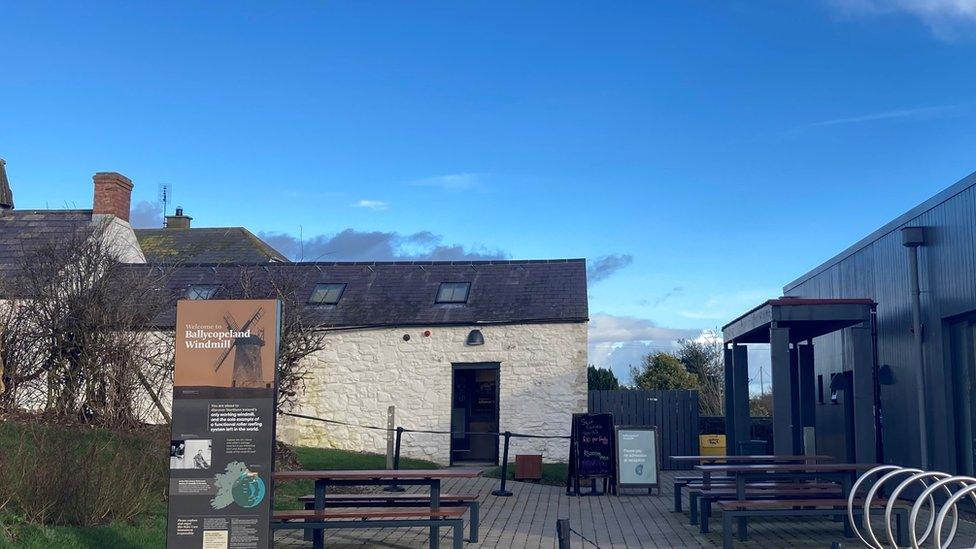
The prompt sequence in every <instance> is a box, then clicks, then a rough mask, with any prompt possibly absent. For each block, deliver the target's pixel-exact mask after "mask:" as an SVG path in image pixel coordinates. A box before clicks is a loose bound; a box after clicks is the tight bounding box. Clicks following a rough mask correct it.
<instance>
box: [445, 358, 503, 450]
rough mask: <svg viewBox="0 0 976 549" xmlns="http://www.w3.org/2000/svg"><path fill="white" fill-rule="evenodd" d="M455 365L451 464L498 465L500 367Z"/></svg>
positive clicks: (470, 364)
mask: <svg viewBox="0 0 976 549" xmlns="http://www.w3.org/2000/svg"><path fill="white" fill-rule="evenodd" d="M453 366H454V376H453V377H454V379H453V391H452V392H453V396H452V402H451V431H452V435H451V464H454V463H489V464H493V465H497V464H498V436H497V435H496V434H495V433H497V432H498V372H499V364H498V363H497V362H479V363H465V364H454V365H453ZM477 433H486V434H477Z"/></svg>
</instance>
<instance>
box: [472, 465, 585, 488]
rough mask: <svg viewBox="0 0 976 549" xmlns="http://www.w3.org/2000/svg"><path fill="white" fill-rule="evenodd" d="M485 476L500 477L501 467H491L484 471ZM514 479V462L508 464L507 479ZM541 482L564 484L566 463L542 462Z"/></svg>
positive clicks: (550, 484) (551, 484) (556, 484)
mask: <svg viewBox="0 0 976 549" xmlns="http://www.w3.org/2000/svg"><path fill="white" fill-rule="evenodd" d="M485 476H486V477H491V478H502V468H501V467H493V468H491V469H488V470H487V471H485ZM514 479H515V462H514V461H513V462H511V463H509V464H508V480H514ZM542 484H548V485H549V486H565V485H566V464H565V463H543V464H542Z"/></svg>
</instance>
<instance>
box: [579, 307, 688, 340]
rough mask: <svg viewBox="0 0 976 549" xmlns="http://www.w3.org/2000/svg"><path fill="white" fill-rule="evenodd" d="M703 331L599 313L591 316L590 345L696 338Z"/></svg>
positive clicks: (644, 319) (643, 319)
mask: <svg viewBox="0 0 976 549" xmlns="http://www.w3.org/2000/svg"><path fill="white" fill-rule="evenodd" d="M700 333H701V330H683V329H678V328H665V327H662V326H658V325H657V324H656V323H655V322H654V321H652V320H648V319H646V318H637V317H633V316H617V315H608V314H605V313H597V314H594V315H591V316H590V343H607V342H620V341H653V340H665V341H671V340H675V339H688V338H695V337H698V335H699V334H700Z"/></svg>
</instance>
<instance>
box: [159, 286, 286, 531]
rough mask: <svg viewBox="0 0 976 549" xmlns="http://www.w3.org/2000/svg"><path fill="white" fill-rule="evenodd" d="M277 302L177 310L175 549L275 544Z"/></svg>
mask: <svg viewBox="0 0 976 549" xmlns="http://www.w3.org/2000/svg"><path fill="white" fill-rule="evenodd" d="M280 319H281V304H280V302H279V301H276V300H232V301H225V300H199V301H197V300H191V301H180V302H179V303H178V305H177V309H176V364H175V368H174V371H173V412H172V423H173V429H172V438H171V441H170V481H169V513H168V515H169V516H168V521H167V530H166V546H167V547H168V548H169V549H177V548H179V549H188V548H200V549H257V548H260V549H267V548H269V547H271V532H270V526H271V495H272V489H273V487H272V484H271V474H272V472H273V469H274V447H275V403H276V401H277V399H276V396H277V390H278V383H277V371H278V339H279V333H280V329H281V328H280Z"/></svg>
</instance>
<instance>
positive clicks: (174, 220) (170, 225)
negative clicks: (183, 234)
mask: <svg viewBox="0 0 976 549" xmlns="http://www.w3.org/2000/svg"><path fill="white" fill-rule="evenodd" d="M191 221H193V218H192V217H190V216H188V215H183V208H179V207H177V208H176V215H167V216H166V228H167V229H189V228H190V222H191Z"/></svg>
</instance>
